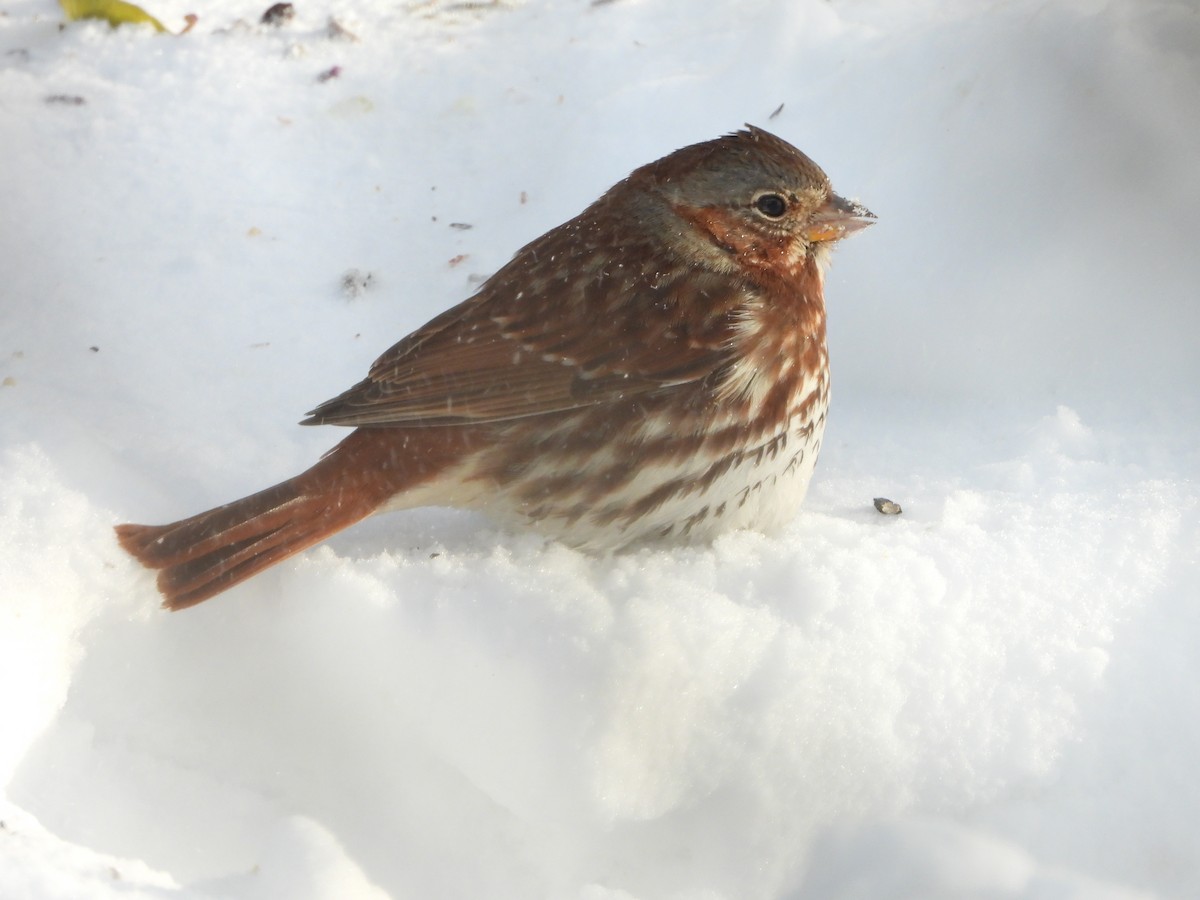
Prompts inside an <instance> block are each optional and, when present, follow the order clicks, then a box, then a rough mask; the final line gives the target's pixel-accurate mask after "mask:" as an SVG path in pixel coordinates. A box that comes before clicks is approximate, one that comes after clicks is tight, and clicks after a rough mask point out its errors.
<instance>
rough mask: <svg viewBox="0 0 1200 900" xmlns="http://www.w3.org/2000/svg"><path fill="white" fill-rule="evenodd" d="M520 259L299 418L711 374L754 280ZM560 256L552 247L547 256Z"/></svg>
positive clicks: (559, 394)
mask: <svg viewBox="0 0 1200 900" xmlns="http://www.w3.org/2000/svg"><path fill="white" fill-rule="evenodd" d="M545 262H546V261H545V259H544V258H543V259H542V260H541V261H538V260H537V259H536V258H535V259H534V260H533V261H530V260H523V259H522V257H521V256H518V258H517V259H514V260H513V262H512V263H510V264H509V266H507V267H506V268H505V269H503V270H501V271H500V272H499V273H497V275H496V276H495V277H494V278H492V279H491V280H489V282H488V283H487V284H485V285H484V286H483V288H481V290H480V292H479V293H478V294H476V295H475V296H474V297H472V298H471V299H469V300H467V301H465V302H464V303H462V304H460V305H458V306H456V307H454V308H453V309H451V310H448V311H447V312H445V313H443V314H442V315H440V316H438V317H437V318H435V319H433V320H432V321H431V322H429V323H428V324H427V325H425V326H424V327H422V328H420V329H418V330H417V331H415V332H413V333H412V334H410V335H409V336H408V337H406V338H405V339H404V340H402V341H400V343H398V344H396V345H395V346H394V347H392V348H391V349H390V350H388V351H387V352H386V353H384V354H383V356H381V357H380V358H379V359H378V360H376V361H375V363H374V364H373V365H372V366H371V370H370V374H369V375H368V377H367V378H366V379H365V380H364V381H362V382H360V383H359V384H357V385H355V386H354V387H352V388H351V389H350V390H348V391H346V392H345V393H343V394H341V395H340V396H338V397H335V398H333V399H332V400H329V401H327V402H325V403H322V404H321V405H320V406H318V407H317V408H316V409H314V410H313V411H312V412H311V413H309V416H310V418H308V419H306V420H305V422H304V423H303V424H306V425H317V424H334V425H375V426H388V425H403V426H429V425H455V424H469V423H487V422H501V421H506V420H511V419H518V418H523V417H526V416H534V415H540V414H543V413H549V412H555V411H562V410H568V409H576V408H579V407H583V406H591V405H595V404H600V403H605V402H610V401H613V400H619V399H622V398H626V397H630V396H636V395H638V394H643V393H646V392H650V391H655V390H659V389H662V388H665V387H669V386H672V385H678V384H682V383H687V382H692V381H699V380H701V379H705V378H709V379H712V380H713V383H714V384H716V382H717V381H719V380H720V379H721V378H722V376H723V375H724V373H725V372H726V371H727V369H728V367H729V366H730V365H731V364H732V360H733V354H734V350H735V347H734V344H735V340H736V337H737V333H738V324H739V321H740V320H741V319H742V318H743V317H744V312H745V306H746V299H747V293H746V292H747V290H748V286H747V285H745V284H744V283H742V282H739V281H737V280H735V279H732V278H729V277H726V276H722V275H717V274H712V273H706V272H703V271H698V270H697V269H695V268H689V267H683V268H680V270H679V271H678V272H677V273H675V274H672V275H662V274H659V273H655V272H652V271H648V269H649V267H648V266H647V265H645V264H644V263H643V264H642V265H629V266H625V265H618V264H616V263H615V262H613V261H612V260H608V259H606V261H605V263H604V265H598V266H593V267H592V269H593V270H594V273H593V274H591V275H583V273H584V272H587V271H588V270H587V268H586V262H587V260H578V261H577V262H578V263H579V265H580V267H582V268H583V272H581V270H580V268H578V267H573V266H572V264H571V261H570V260H566V262H567V265H566V266H563V265H561V262H562V260H560V265H559V266H558V267H557V268H553V267H552V266H550V267H548V266H547V265H545ZM551 262H553V259H551Z"/></svg>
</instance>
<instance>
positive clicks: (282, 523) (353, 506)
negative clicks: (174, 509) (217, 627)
mask: <svg viewBox="0 0 1200 900" xmlns="http://www.w3.org/2000/svg"><path fill="white" fill-rule="evenodd" d="M379 438H380V435H379V434H378V432H376V433H374V434H372V433H371V432H370V431H369V430H364V429H360V430H358V431H355V432H353V433H351V434H350V436H349V437H347V438H346V439H345V440H344V441H342V443H341V444H339V445H338V446H337V447H335V448H334V449H333V450H331V451H330V452H329V453H327V454H326V455H325V456H324V457H323V458H322V459H321V460H320V461H319V462H318V463H317V464H316V465H315V466H313V467H312V468H310V469H308V470H307V471H305V472H302V473H301V474H299V475H297V476H296V477H295V478H289V479H288V480H287V481H284V482H281V483H280V484H277V485H275V486H274V487H269V488H267V489H266V490H263V491H259V492H258V493H257V494H252V495H251V496H249V497H243V498H242V499H241V500H235V501H233V502H232V503H226V504H225V505H224V506H218V507H217V508H216V509H210V510H208V512H202V513H199V514H198V515H195V516H192V517H190V518H187V519H181V520H180V521H178V522H173V523H171V524H169V525H118V526H116V532H117V540H118V541H119V542H120V544H121V546H122V547H124V548H125V549H126V550H128V551H129V552H130V553H131V554H132V555H133V556H134V557H136V558H137V559H138V560H139V561H140V562H141V563H142V564H143V565H145V566H147V567H148V568H151V569H158V570H160V571H159V573H158V589H159V591H160V592H161V593H162V595H163V606H165V607H166V608H167V609H172V610H178V609H186V608H187V607H189V606H194V605H195V604H197V603H199V602H201V601H202V600H207V599H208V598H209V597H212V596H213V595H214V594H219V593H220V592H221V591H224V590H226V589H228V588H231V587H233V586H234V585H235V584H238V583H240V582H242V581H245V580H246V579H247V578H249V577H250V576H252V575H256V574H257V573H259V572H261V571H262V570H263V569H265V568H267V567H268V566H272V565H274V564H275V563H277V562H279V561H281V560H284V559H287V557H289V556H291V555H293V554H294V553H299V552H300V551H301V550H304V549H305V548H307V547H311V546H312V545H313V544H316V543H318V542H320V541H322V540H324V539H325V538H327V537H329V536H330V535H332V534H334V533H335V532H338V531H341V530H342V529H343V528H347V527H348V526H350V525H353V524H354V523H355V522H357V521H359V520H360V519H363V518H365V517H366V516H369V515H370V514H371V513H373V512H374V511H375V510H376V509H378V508H379V507H380V506H381V505H382V504H383V503H385V502H386V501H388V500H389V499H390V498H392V497H393V496H394V495H395V494H396V493H397V492H399V491H402V490H405V489H406V488H408V487H410V486H411V485H412V484H413V483H414V482H415V481H422V480H426V479H427V478H428V477H429V476H430V475H432V474H433V468H432V467H430V466H427V465H416V466H412V467H407V468H406V470H405V471H398V469H397V463H396V461H395V459H393V457H392V454H391V453H390V452H387V447H388V442H387V441H386V440H380V439H379Z"/></svg>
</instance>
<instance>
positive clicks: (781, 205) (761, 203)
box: [754, 194, 787, 219]
mask: <svg viewBox="0 0 1200 900" xmlns="http://www.w3.org/2000/svg"><path fill="white" fill-rule="evenodd" d="M754 208H755V209H757V210H758V211H759V212H760V213H762V214H763V215H764V216H766V217H767V218H768V219H778V218H779V217H780V216H782V215H783V214H784V213H785V212H787V201H786V200H784V199H783V198H782V197H780V196H779V195H778V194H762V195H760V196H758V197H756V198H755V199H754Z"/></svg>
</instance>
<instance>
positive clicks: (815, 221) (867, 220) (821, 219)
mask: <svg viewBox="0 0 1200 900" xmlns="http://www.w3.org/2000/svg"><path fill="white" fill-rule="evenodd" d="M873 224H875V214H874V213H873V212H871V211H870V210H869V209H867V208H866V207H865V206H863V205H862V204H861V203H855V202H854V201H853V200H845V199H843V198H841V197H839V196H838V195H837V194H830V195H829V199H828V200H826V201H825V202H824V203H823V204H822V205H821V207H820V208H819V209H818V210H817V211H816V212H815V213H813V217H812V219H811V220H810V221H809V223H808V225H806V226H805V227H804V231H803V234H804V238H805V240H807V241H809V242H810V243H814V244H815V243H819V242H821V241H837V240H841V239H842V238H844V237H846V236H847V235H851V234H854V232H856V231H862V230H863V229H864V228H866V227H867V226H868V225H873Z"/></svg>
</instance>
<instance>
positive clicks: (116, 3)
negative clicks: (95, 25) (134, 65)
mask: <svg viewBox="0 0 1200 900" xmlns="http://www.w3.org/2000/svg"><path fill="white" fill-rule="evenodd" d="M58 3H59V5H60V6H61V7H62V8H63V12H65V13H66V14H67V19H69V20H70V21H72V22H74V21H75V20H76V19H103V20H104V21H105V22H107V23H108V24H109V25H112V26H113V27H114V28H115V27H116V26H118V25H126V24H131V25H137V24H140V23H142V22H148V23H149V24H151V25H153V26H154V30H155V31H166V30H167V28H166V26H165V25H163V23H162V22H160V21H158V19H156V18H154V16H152V15H150V13H148V12H146V11H145V10H144V9H142V8H141V7H140V6H134V5H133V4H132V3H126V2H124V0H58Z"/></svg>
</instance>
